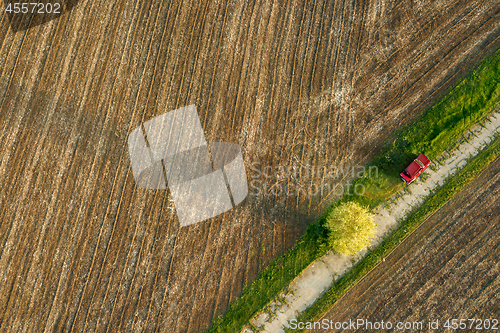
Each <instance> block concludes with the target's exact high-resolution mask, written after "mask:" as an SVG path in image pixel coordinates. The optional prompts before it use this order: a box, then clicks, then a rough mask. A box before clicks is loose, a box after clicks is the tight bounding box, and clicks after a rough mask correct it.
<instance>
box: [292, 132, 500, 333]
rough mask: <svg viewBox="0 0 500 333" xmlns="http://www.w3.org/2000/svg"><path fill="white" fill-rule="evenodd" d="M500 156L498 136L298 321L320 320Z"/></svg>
mask: <svg viewBox="0 0 500 333" xmlns="http://www.w3.org/2000/svg"><path fill="white" fill-rule="evenodd" d="M498 156H500V140H498V138H496V139H495V141H493V143H492V144H491V145H490V146H488V147H487V148H486V149H485V150H483V151H482V152H480V153H479V154H478V155H477V156H476V157H475V158H474V159H472V161H470V162H469V163H468V164H467V165H466V166H465V167H464V168H463V169H462V170H460V171H459V172H458V174H457V175H455V176H454V177H452V178H451V180H450V181H449V182H447V183H446V184H445V185H444V186H443V187H441V189H439V190H438V191H437V192H436V193H434V194H433V195H431V196H430V197H429V198H428V199H427V200H426V201H425V202H424V204H423V205H422V206H421V207H420V208H419V209H418V210H416V211H415V212H414V213H413V214H411V215H410V216H409V217H408V218H407V219H406V220H405V221H404V222H403V223H402V224H401V225H400V227H399V228H398V229H397V230H396V231H394V232H393V233H392V234H391V235H389V236H388V237H387V238H386V239H385V240H384V241H383V242H382V243H381V244H380V245H379V246H378V247H377V248H376V249H374V250H373V251H372V252H370V253H369V254H367V255H366V257H365V258H363V259H362V260H361V261H360V262H359V263H358V264H357V265H356V266H355V267H354V268H353V269H352V270H351V271H349V272H348V273H347V274H345V275H344V276H343V277H341V278H340V279H339V280H338V281H337V282H336V283H335V284H334V285H333V286H332V287H331V288H330V289H329V290H328V291H327V292H326V293H325V294H324V295H323V296H322V297H321V298H320V299H318V300H317V301H316V302H315V303H314V304H313V305H312V306H311V307H309V308H308V309H307V310H306V311H304V312H303V313H302V315H301V316H300V317H299V318H298V319H297V321H298V322H308V321H309V322H312V321H315V320H318V319H319V318H320V317H321V315H323V314H324V313H326V312H327V311H328V310H330V309H331V307H332V306H333V304H335V302H336V301H337V300H338V299H340V298H341V297H342V296H343V295H344V294H345V293H346V292H348V291H349V290H350V289H351V288H352V287H353V286H354V285H355V284H356V283H357V282H358V281H359V280H361V279H362V278H363V277H364V276H365V275H366V274H367V273H368V272H370V271H371V270H372V269H373V268H374V267H375V266H376V265H377V264H378V263H379V262H381V260H382V258H384V257H386V256H387V255H388V254H389V253H390V252H391V251H393V250H394V249H395V248H396V247H397V246H398V245H399V244H400V243H401V242H403V240H404V239H405V238H406V237H407V236H408V235H410V234H411V233H412V232H413V231H414V230H415V229H417V227H418V226H419V225H420V224H421V223H422V222H424V221H425V220H426V219H427V218H428V217H429V216H430V215H431V214H432V213H434V212H435V211H437V210H438V209H439V208H441V207H442V206H443V205H444V204H445V203H446V202H448V201H449V200H450V199H451V198H453V196H454V195H456V194H457V193H458V192H459V191H461V190H462V189H463V188H464V187H465V186H466V185H468V184H469V183H471V182H472V181H473V180H474V179H475V178H476V177H477V176H478V175H479V174H480V173H481V172H482V171H483V170H485V169H486V168H487V167H488V165H489V164H490V163H491V162H493V161H494V160H495V159H496V158H498ZM292 331H293V332H300V331H305V330H291V329H288V330H287V332H292Z"/></svg>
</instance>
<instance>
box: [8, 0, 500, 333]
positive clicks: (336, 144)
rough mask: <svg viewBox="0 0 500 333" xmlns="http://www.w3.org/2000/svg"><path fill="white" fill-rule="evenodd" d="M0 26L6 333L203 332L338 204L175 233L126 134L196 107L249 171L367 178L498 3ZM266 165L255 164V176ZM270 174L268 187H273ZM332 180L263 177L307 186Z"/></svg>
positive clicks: (70, 19)
mask: <svg viewBox="0 0 500 333" xmlns="http://www.w3.org/2000/svg"><path fill="white" fill-rule="evenodd" d="M12 2H13V1H11V0H8V1H6V0H3V1H1V2H0V3H1V4H2V12H1V13H0V332H63V331H64V332H94V331H95V332H121V331H133V332H136V331H141V330H146V331H148V332H155V331H158V332H199V331H202V330H203V329H205V328H207V327H208V326H209V325H210V322H211V321H212V319H213V317H214V316H215V315H218V314H222V313H224V311H225V310H226V309H227V307H228V304H229V303H230V302H231V301H232V300H234V299H235V298H237V297H238V295H240V293H241V291H242V288H243V286H244V285H245V283H249V282H251V281H252V280H253V279H254V278H255V277H256V275H257V274H258V272H259V269H260V268H262V267H263V266H264V265H265V264H266V263H268V262H269V261H270V260H271V259H272V258H274V257H276V256H277V255H278V254H280V253H282V252H283V251H285V250H287V249H289V248H290V247H291V246H292V245H293V244H294V242H295V241H296V240H297V239H298V237H299V236H300V234H301V233H302V232H303V231H304V229H305V227H306V226H307V224H308V223H309V222H310V221H311V220H313V219H315V218H316V217H317V216H319V215H320V214H321V213H322V211H323V209H324V207H325V206H326V205H327V204H328V203H330V202H331V199H332V197H333V194H332V193H328V192H327V193H323V194H322V195H315V196H309V195H307V194H305V193H303V192H299V194H298V195H295V194H292V195H272V192H268V191H267V190H266V193H268V194H269V193H271V195H263V194H257V195H252V193H255V190H253V189H252V188H250V193H251V194H250V195H249V196H248V197H247V198H246V199H245V201H244V202H243V203H242V204H240V205H239V206H238V207H237V208H236V209H233V210H232V211H229V212H227V213H225V214H223V215H221V216H218V217H215V218H212V219H210V220H208V221H205V222H201V223H197V224H195V225H192V226H190V227H185V228H180V227H179V222H178V220H177V217H176V215H175V208H174V205H173V203H172V201H171V199H170V193H169V191H168V190H167V191H164V190H163V191H153V190H143V189H140V188H137V187H136V186H135V183H134V179H133V175H132V172H131V169H130V161H129V158H128V151H127V137H128V134H129V133H130V132H131V130H132V129H134V128H136V127H137V126H139V125H140V124H141V123H142V122H144V121H146V120H149V119H151V118H153V117H154V116H156V115H159V114H163V113H165V112H167V111H170V110H174V109H176V108H178V107H182V106H186V105H189V104H196V106H197V108H198V112H199V115H200V119H201V123H202V126H203V129H204V131H205V134H206V137H207V141H209V142H216V141H223V142H234V143H237V144H239V145H240V146H241V147H242V153H243V157H244V159H245V164H246V166H247V172H248V176H249V181H251V180H252V174H255V173H256V172H254V171H251V167H254V168H257V169H258V170H261V171H262V170H263V168H264V167H265V166H273V167H276V166H289V165H292V166H300V165H302V166H307V165H310V166H313V167H315V168H316V167H321V166H330V165H338V166H340V165H347V166H349V165H356V164H358V163H364V162H366V161H367V160H368V159H369V158H370V157H371V156H373V154H374V153H375V152H376V151H377V149H379V148H381V147H382V145H383V142H384V140H385V139H387V138H388V137H389V136H390V135H391V133H392V132H393V131H394V130H395V129H397V128H398V127H400V126H401V125H404V124H406V123H408V122H409V121H411V120H413V119H415V116H416V115H417V114H419V112H421V111H423V110H424V108H425V107H426V106H427V105H428V104H429V103H431V102H432V101H434V100H435V99H436V98H437V97H438V96H439V95H440V94H442V93H443V92H444V91H446V90H447V89H448V88H449V87H450V86H451V85H452V84H454V83H456V82H457V80H458V79H459V78H460V77H461V76H462V75H463V74H465V73H466V72H467V70H468V69H469V68H471V66H473V65H474V64H476V63H477V62H478V61H479V60H480V59H481V58H483V57H484V56H486V55H487V54H490V53H491V52H493V51H494V50H495V49H497V48H498V45H499V44H500V1H492V0H483V1H469V0H460V1H459V0H426V1H424V0H405V1H388V0H352V1H348V0H339V1H333V0H332V1H318V0H304V1H296V0H291V1H284V0H273V1H264V0H262V1H245V0H231V1H229V0H219V1H196V0H195V1H175V0H157V1H152V0H149V1H148V0H113V1H89V0H80V1H75V0H73V1H66V2H65V4H64V6H65V7H64V8H65V11H64V13H63V14H61V15H60V16H55V17H52V18H44V17H42V16H39V15H40V14H37V15H36V16H32V15H31V14H27V15H25V16H23V17H16V16H15V15H11V14H6V13H5V11H4V9H3V8H5V5H6V4H7V3H12ZM259 163H260V164H259ZM262 177H263V176H260V178H259V179H258V180H260V181H262V180H265V179H263V178H262ZM323 178H324V176H318V175H303V177H301V178H299V179H298V180H297V179H295V178H293V176H290V177H288V178H287V177H285V178H284V179H278V178H276V177H275V178H271V179H270V180H269V182H270V183H271V185H275V186H280V185H283V184H287V183H292V184H294V183H297V182H299V183H300V185H301V186H302V185H304V186H308V185H311V184H317V183H318V182H321V181H324V179H323Z"/></svg>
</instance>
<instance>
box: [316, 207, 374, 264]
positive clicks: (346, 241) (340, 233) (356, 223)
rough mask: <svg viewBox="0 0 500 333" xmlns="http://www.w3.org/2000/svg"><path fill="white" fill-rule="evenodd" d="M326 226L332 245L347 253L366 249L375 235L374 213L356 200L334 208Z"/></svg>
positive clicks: (340, 251)
mask: <svg viewBox="0 0 500 333" xmlns="http://www.w3.org/2000/svg"><path fill="white" fill-rule="evenodd" d="M326 228H327V229H328V230H329V235H328V242H329V244H330V246H331V247H332V248H333V249H334V250H335V251H337V252H339V253H342V254H345V255H349V254H355V253H358V252H359V251H362V250H364V249H366V248H367V247H368V246H369V245H370V238H372V237H373V236H374V235H375V223H374V222H373V214H371V213H370V212H369V211H368V209H366V208H364V207H361V206H360V205H359V204H357V203H355V202H346V203H343V204H341V205H339V206H338V207H336V208H334V209H333V210H332V211H331V212H330V213H329V214H328V215H327V217H326Z"/></svg>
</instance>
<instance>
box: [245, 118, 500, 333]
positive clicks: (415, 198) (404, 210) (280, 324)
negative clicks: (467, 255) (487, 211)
mask: <svg viewBox="0 0 500 333" xmlns="http://www.w3.org/2000/svg"><path fill="white" fill-rule="evenodd" d="M499 130H500V112H496V113H494V114H493V115H492V116H490V117H489V119H487V120H486V122H485V123H484V126H481V125H476V126H475V127H473V128H472V129H471V130H470V131H469V132H468V133H466V135H465V136H464V138H465V141H464V142H463V143H462V144H461V145H460V146H459V147H458V148H457V149H456V150H455V151H453V152H445V153H444V154H442V155H441V156H440V157H438V158H437V159H436V161H433V162H432V164H431V166H430V168H428V169H427V170H426V171H425V172H424V173H423V174H422V175H421V176H420V178H419V179H417V180H416V181H415V183H413V184H412V186H411V187H408V188H407V189H405V190H403V191H401V192H399V193H398V194H397V195H396V196H395V197H394V198H393V199H392V200H391V201H390V202H389V203H387V204H386V205H384V207H379V208H378V209H377V210H376V214H375V218H374V220H375V223H376V224H377V233H376V236H375V238H374V239H373V240H372V247H376V246H377V245H378V244H380V242H381V241H382V239H383V238H384V237H385V236H387V234H388V233H390V232H391V230H394V229H396V228H397V225H398V223H399V221H400V220H402V219H404V218H405V217H406V216H407V215H408V214H409V213H410V212H411V211H412V210H413V209H415V208H417V207H418V206H420V205H421V204H422V202H423V201H424V199H425V197H426V196H427V195H429V193H431V192H432V191H433V190H435V189H436V188H438V187H439V186H442V185H443V183H444V182H445V180H446V179H447V178H448V177H450V176H453V175H454V174H456V173H457V172H458V171H459V170H460V169H462V168H463V167H464V166H465V165H466V164H467V161H468V159H469V158H471V157H473V156H475V155H477V154H478V153H479V152H480V151H481V150H483V149H484V148H485V147H486V146H487V145H488V144H489V143H490V142H491V140H492V139H493V138H494V135H495V133H498V132H499ZM437 161H438V162H437ZM365 254H366V251H364V252H362V253H360V254H359V255H357V256H344V255H339V254H336V253H333V252H331V253H329V254H327V255H326V256H324V257H323V258H321V259H318V260H316V261H315V262H314V263H312V264H311V265H310V266H309V267H307V268H306V269H305V270H304V271H303V272H302V273H301V274H300V275H299V276H298V277H297V278H296V279H295V280H294V281H293V282H292V283H291V285H290V288H289V292H288V293H287V294H286V295H282V297H280V300H279V301H277V302H272V303H270V304H269V305H268V306H267V307H266V310H265V311H264V312H262V313H259V314H258V315H256V316H255V317H254V318H252V320H251V321H250V322H251V324H252V325H253V326H254V327H255V329H253V330H252V329H250V327H245V328H244V329H243V331H242V333H250V332H272V333H277V332H284V330H283V328H284V327H288V322H289V321H290V320H292V319H294V318H296V317H297V315H298V314H299V313H301V312H303V311H304V310H305V309H306V308H308V307H309V306H311V305H312V304H313V303H314V302H315V301H316V300H317V299H318V298H319V297H320V296H321V295H322V294H323V293H324V292H325V291H326V290H328V288H330V286H331V285H332V284H333V283H334V282H335V281H336V280H337V279H338V278H339V277H340V276H342V275H343V274H345V273H346V272H347V271H348V270H349V269H350V268H352V267H353V265H355V264H356V263H357V262H359V261H360V260H361V259H362V258H363V257H364V255H365Z"/></svg>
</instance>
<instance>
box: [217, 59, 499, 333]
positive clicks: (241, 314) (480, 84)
mask: <svg viewBox="0 0 500 333" xmlns="http://www.w3.org/2000/svg"><path fill="white" fill-rule="evenodd" d="M499 78H500V50H499V51H497V52H496V53H495V54H493V55H492V56H490V57H488V58H486V59H485V60H483V61H482V62H481V64H480V65H479V66H477V68H476V69H474V70H473V71H472V72H471V73H469V74H468V75H467V76H466V77H465V78H464V79H463V80H462V81H460V83H459V84H457V85H456V86H455V87H454V88H452V89H451V90H450V92H449V93H448V94H446V96H445V97H444V98H442V99H441V100H440V101H439V102H438V103H437V104H435V105H434V106H432V107H431V108H430V109H429V110H428V111H427V112H426V113H425V114H423V116H422V117H421V118H420V119H419V120H418V121H417V122H416V123H414V124H412V125H410V126H408V127H407V128H406V129H404V130H402V133H401V134H400V135H399V136H398V138H397V139H396V140H395V141H394V142H392V143H391V144H389V145H388V146H387V147H385V148H384V150H383V151H382V153H381V154H379V155H378V156H377V157H376V158H375V159H374V160H373V161H372V162H371V163H370V164H369V165H368V167H369V166H376V167H377V168H378V169H379V172H378V175H377V176H376V177H362V178H359V179H357V180H356V181H355V184H362V185H364V186H365V188H366V189H367V191H366V193H365V194H364V195H361V196H353V195H350V194H347V195H345V196H344V197H343V198H342V199H341V200H339V201H338V202H336V203H334V204H333V205H332V206H331V207H330V208H329V209H328V211H329V210H330V209H333V207H335V206H336V205H337V204H339V203H341V202H345V201H351V200H352V201H356V202H358V203H360V204H361V205H364V206H368V207H369V208H371V209H373V208H375V207H376V206H378V205H379V204H380V203H382V202H384V201H385V200H387V199H388V198H390V197H391V196H392V195H393V194H394V193H396V192H397V191H399V190H400V189H401V188H402V187H403V186H404V184H403V183H402V182H401V181H400V179H399V172H400V171H401V170H402V169H403V168H404V167H405V166H406V165H407V164H408V163H409V162H410V161H411V160H412V159H413V158H415V157H416V156H417V155H418V154H420V153H421V152H423V153H425V154H426V155H427V156H428V157H429V158H431V159H433V158H435V157H436V156H437V155H438V154H439V153H440V152H443V151H445V150H446V149H448V148H450V145H451V144H452V143H456V141H457V139H458V138H459V137H460V136H461V135H463V133H464V132H465V131H466V130H468V129H469V128H470V127H471V126H472V125H474V124H476V123H477V122H478V121H480V120H481V119H482V118H483V117H485V116H486V115H487V114H488V113H490V112H491V111H492V109H493V108H494V106H495V105H497V104H498V103H499V102H500V79H499ZM352 188H354V186H353V187H352ZM324 216H325V215H324ZM323 223H324V217H323V218H321V219H319V220H318V221H316V222H314V223H312V224H311V225H310V226H309V227H308V229H307V230H306V233H305V234H304V235H303V236H302V237H301V238H300V240H299V241H298V242H297V243H296V244H295V246H294V247H293V248H292V249H291V250H290V251H288V252H286V253H285V254H283V255H281V256H279V257H278V258H276V259H275V260H273V261H272V263H271V264H270V265H268V266H267V267H266V268H264V269H263V270H262V272H261V273H260V274H259V276H258V277H257V279H256V280H255V281H254V282H253V283H252V284H250V285H249V286H248V287H246V288H244V290H243V293H242V295H241V296H240V297H239V298H238V299H237V300H236V301H235V302H234V303H232V304H231V305H230V306H229V309H228V311H227V312H226V314H225V315H224V316H222V317H218V318H216V319H215V320H214V322H213V324H212V327H211V328H210V329H209V331H208V332H238V331H240V330H241V329H242V328H243V326H245V325H247V324H248V322H249V320H250V319H251V318H252V317H253V316H254V315H255V314H256V313H257V312H259V311H261V310H262V309H263V308H264V307H265V306H266V305H267V304H269V302H271V301H272V300H273V299H276V298H277V297H278V295H279V293H280V292H282V291H284V290H286V289H287V288H288V286H289V285H290V283H291V282H292V280H293V279H295V277H297V276H298V275H299V273H300V272H301V271H302V270H304V269H305V268H306V267H307V266H309V265H310V264H311V263H312V262H313V261H315V260H316V259H318V258H320V257H321V256H323V255H324V254H326V252H327V251H328V248H327V245H326V239H327V234H326V231H325V230H324V228H323Z"/></svg>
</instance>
